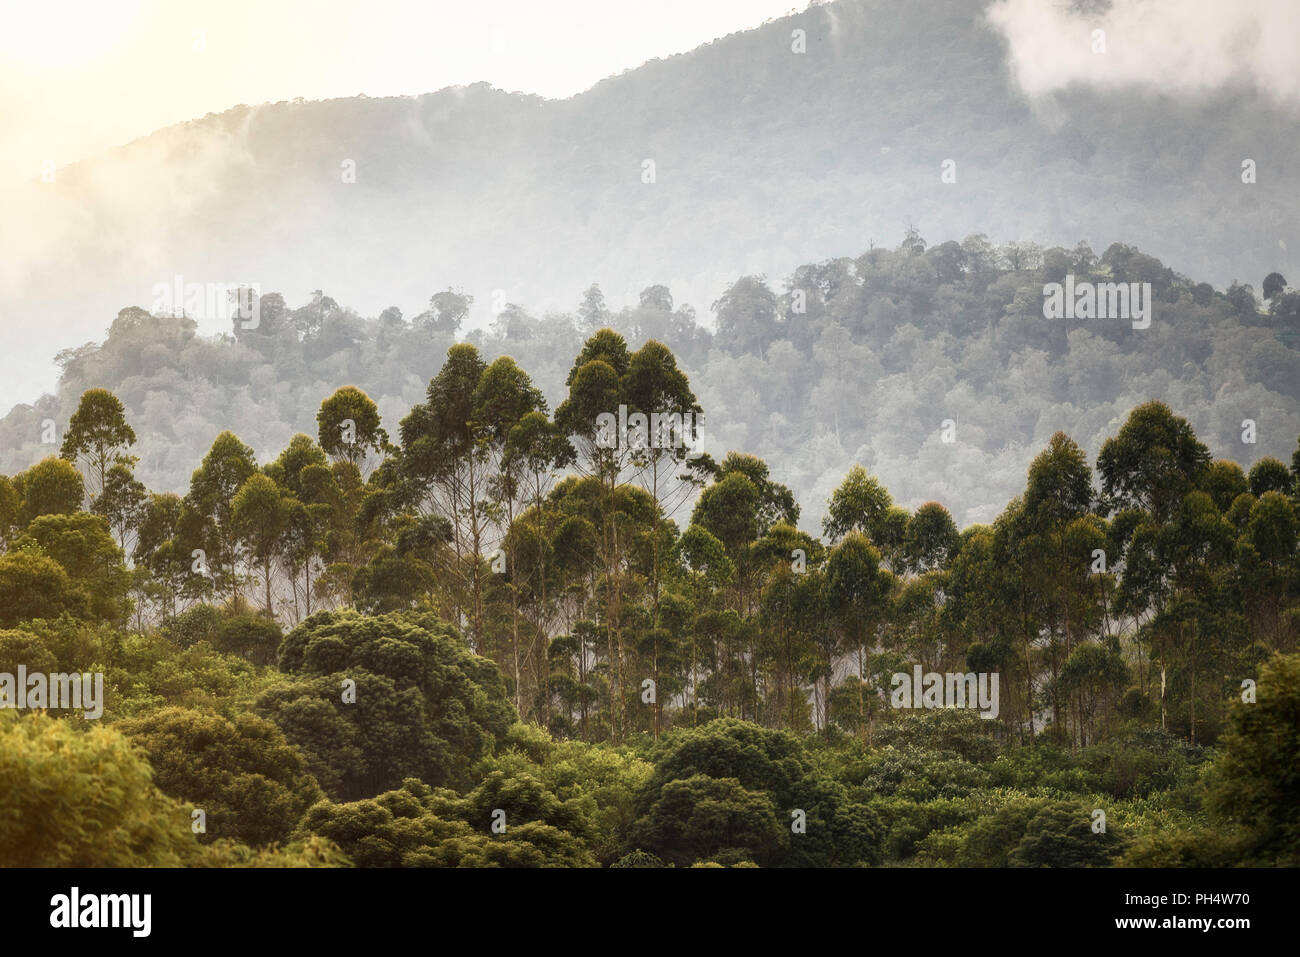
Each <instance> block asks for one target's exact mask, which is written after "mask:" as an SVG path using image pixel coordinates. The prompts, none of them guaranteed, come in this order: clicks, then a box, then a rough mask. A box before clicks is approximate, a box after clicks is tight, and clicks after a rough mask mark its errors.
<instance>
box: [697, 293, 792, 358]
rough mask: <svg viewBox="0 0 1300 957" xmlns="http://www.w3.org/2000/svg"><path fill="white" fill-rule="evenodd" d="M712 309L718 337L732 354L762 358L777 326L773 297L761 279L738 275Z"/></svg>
mask: <svg viewBox="0 0 1300 957" xmlns="http://www.w3.org/2000/svg"><path fill="white" fill-rule="evenodd" d="M712 308H713V312H714V313H715V314H716V315H717V317H718V335H719V337H721V338H722V339H723V340H724V341H725V342H726V343H727V344H728V347H729V349H730V351H731V352H732V354H733V355H741V354H744V353H747V352H751V353H754V354H756V355H758V356H759V357H760V358H761V357H763V356H764V355H766V352H767V347H768V345H769V344H770V343H771V342H772V341H773V340H774V339H776V336H777V328H778V325H777V309H776V294H775V293H773V292H772V290H771V289H770V288H768V285H767V281H766V280H765V279H764V278H763V277H762V276H741V277H740V278H739V279H737V280H736V281H735V282H734V283H732V284H731V287H730V288H729V289H727V291H726V292H724V293H723V294H722V296H721V297H720V298H719V299H718V300H717V301H716V302H715V303H714V304H713V307H712Z"/></svg>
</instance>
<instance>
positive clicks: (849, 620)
mask: <svg viewBox="0 0 1300 957" xmlns="http://www.w3.org/2000/svg"><path fill="white" fill-rule="evenodd" d="M893 584H894V583H893V576H892V575H891V574H890V573H889V572H887V571H884V570H883V569H881V567H880V552H879V551H878V550H877V549H876V548H875V546H873V545H872V544H871V542H870V541H869V540H868V539H867V537H866V536H865V535H863V534H861V533H860V532H850V533H849V534H848V535H846V536H845V537H844V538H843V540H842V541H841V542H840V543H839V544H838V545H836V546H835V547H834V548H833V549H831V551H830V554H829V555H828V556H827V559H826V597H827V601H828V604H829V607H830V613H831V617H832V619H833V620H834V622H835V626H836V628H837V630H838V631H839V632H840V634H841V635H842V636H843V643H844V648H845V649H846V650H848V651H851V652H852V653H853V654H854V656H855V657H856V659H857V666H858V681H857V687H856V691H857V706H858V709H857V710H858V715H857V717H858V723H859V727H861V728H862V730H863V732H864V734H865V735H866V736H867V738H868V739H870V735H871V720H872V714H871V705H870V703H868V701H867V700H866V699H867V692H866V689H865V685H866V684H867V675H868V670H869V668H870V661H869V657H870V652H871V649H872V648H874V647H875V644H876V628H877V626H878V625H879V623H880V622H881V621H882V620H883V619H884V618H885V616H886V614H887V613H888V606H887V602H888V599H889V595H890V593H891V592H892V590H893ZM872 697H874V692H873V695H872ZM872 703H874V702H872Z"/></svg>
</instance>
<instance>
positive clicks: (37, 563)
mask: <svg viewBox="0 0 1300 957" xmlns="http://www.w3.org/2000/svg"><path fill="white" fill-rule="evenodd" d="M63 614H71V615H73V616H77V617H83V616H84V615H85V614H86V596H85V594H84V593H82V592H80V591H78V590H77V589H76V588H75V587H74V586H73V584H72V581H71V580H70V579H69V578H68V573H67V572H66V571H64V570H63V566H62V565H60V564H59V563H58V562H56V561H55V560H54V559H52V558H47V557H46V556H45V555H42V554H40V552H39V550H35V549H26V550H22V551H10V552H8V553H6V554H4V555H0V625H5V626H9V627H11V626H13V625H16V624H18V623H19V622H21V621H26V620H28V619H31V618H58V617H59V616H60V615H63Z"/></svg>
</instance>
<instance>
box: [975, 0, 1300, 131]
mask: <svg viewBox="0 0 1300 957" xmlns="http://www.w3.org/2000/svg"><path fill="white" fill-rule="evenodd" d="M988 17H989V19H990V21H991V22H992V23H993V25H994V26H995V27H996V28H997V29H998V30H999V31H1000V32H1001V33H1002V35H1003V36H1004V37H1005V38H1006V40H1007V43H1008V44H1009V46H1010V61H1011V67H1012V70H1013V72H1014V73H1015V76H1016V80H1017V82H1018V83H1019V84H1020V86H1021V88H1022V89H1023V90H1024V91H1025V92H1026V93H1028V94H1030V95H1031V96H1043V95H1045V94H1050V93H1053V92H1056V91H1058V90H1061V89H1063V88H1064V87H1066V86H1069V85H1070V84H1074V83H1081V84H1087V85H1091V86H1097V87H1103V88H1110V89H1119V88H1132V87H1146V88H1150V89H1152V90H1156V91H1159V92H1164V93H1171V94H1176V95H1182V96H1191V95H1197V94H1203V93H1207V92H1211V91H1213V90H1217V89H1220V88H1224V87H1232V86H1238V87H1240V86H1250V87H1254V88H1256V89H1258V90H1260V91H1261V92H1263V93H1265V94H1266V95H1268V96H1269V97H1271V98H1272V99H1274V100H1276V101H1277V102H1279V103H1284V104H1288V105H1290V106H1292V107H1297V106H1300V57H1297V56H1296V52H1295V40H1296V37H1297V36H1298V35H1300V29H1298V28H1300V5H1297V4H1296V3H1295V2H1294V0H1231V2H1225V0H1113V2H1112V3H1110V4H1104V3H1097V2H1091V3H1089V2H1067V0H998V2H996V3H994V4H993V5H992V6H991V7H990V8H989V11H988ZM1096 30H1102V31H1104V33H1105V37H1104V41H1105V52H1104V53H1102V52H1094V45H1095V44H1094V31H1096Z"/></svg>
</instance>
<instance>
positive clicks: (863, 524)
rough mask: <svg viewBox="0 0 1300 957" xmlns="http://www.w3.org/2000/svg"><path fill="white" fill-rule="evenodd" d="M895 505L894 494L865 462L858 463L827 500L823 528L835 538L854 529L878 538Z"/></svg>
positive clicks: (833, 539) (826, 533)
mask: <svg viewBox="0 0 1300 957" xmlns="http://www.w3.org/2000/svg"><path fill="white" fill-rule="evenodd" d="M893 504H894V500H893V497H892V496H891V495H890V494H889V492H888V490H886V489H885V487H884V486H883V485H881V484H880V482H879V480H878V479H876V477H875V476H873V475H869V474H868V473H867V470H866V469H864V468H863V467H862V466H861V465H855V466H853V468H851V469H849V474H848V475H846V476H844V481H843V482H841V483H840V486H839V488H837V489H836V490H835V491H834V492H833V493H832V494H831V497H830V500H829V501H828V502H827V503H826V517H825V518H823V519H822V531H823V533H824V534H825V535H826V536H827V537H829V538H830V539H831V540H832V541H838V540H839V539H841V538H843V537H844V536H845V535H847V534H849V533H850V532H854V531H856V532H861V533H862V534H864V535H866V536H868V537H869V538H871V539H872V540H873V541H875V540H876V539H877V538H878V536H879V532H880V530H881V528H882V525H883V521H884V518H885V515H886V513H887V512H888V511H889V509H890V508H891V507H892V506H893Z"/></svg>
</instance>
